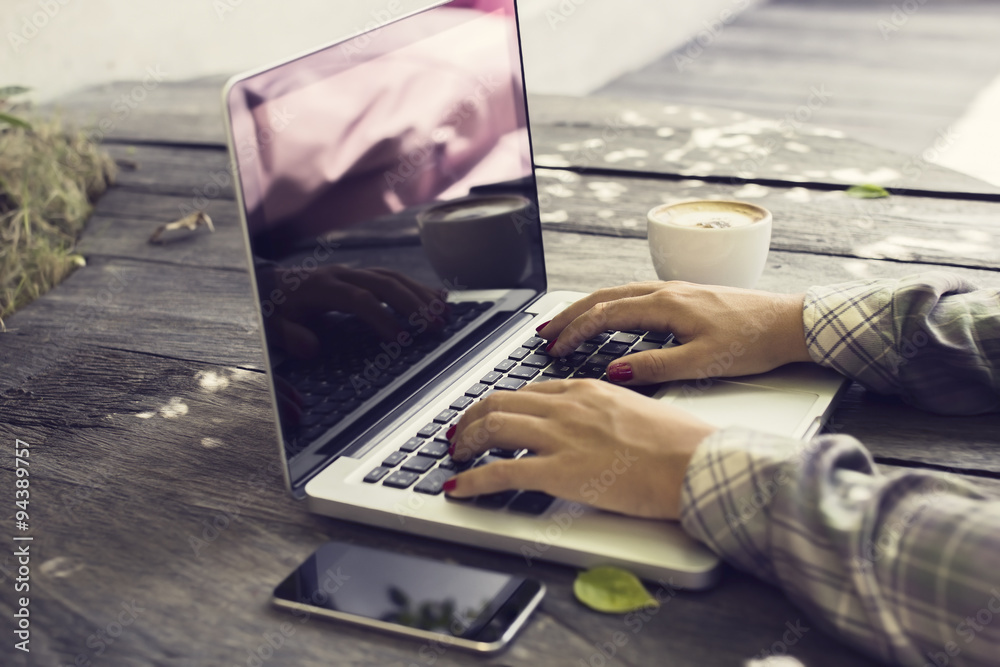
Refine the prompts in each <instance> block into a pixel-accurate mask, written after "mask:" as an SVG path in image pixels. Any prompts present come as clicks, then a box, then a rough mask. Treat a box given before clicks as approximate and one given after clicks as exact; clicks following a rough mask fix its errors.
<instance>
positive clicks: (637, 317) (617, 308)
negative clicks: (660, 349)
mask: <svg viewBox="0 0 1000 667" xmlns="http://www.w3.org/2000/svg"><path fill="white" fill-rule="evenodd" d="M660 289H662V285H661V287H660ZM669 317H670V313H664V312H662V309H657V308H656V304H655V303H652V301H651V297H650V294H641V295H639V296H626V297H622V298H620V299H615V300H613V301H602V302H600V303H597V304H595V305H594V306H593V307H591V308H590V309H588V310H586V311H585V312H583V313H582V314H581V315H580V316H579V317H577V318H576V319H574V320H573V321H572V322H570V323H569V324H568V325H567V326H566V328H564V329H563V330H562V332H560V334H559V337H558V338H556V339H555V341H553V342H552V343H550V345H549V347H548V348H546V350H547V351H548V353H549V354H550V355H552V356H554V357H563V356H566V355H569V354H571V353H572V352H573V351H574V350H575V349H576V348H577V347H579V346H580V344H581V343H583V342H584V341H585V340H587V339H589V338H593V337H594V336H596V335H597V334H599V333H601V332H602V331H606V330H609V329H626V330H627V329H647V330H648V329H654V330H655V329H659V330H663V329H664V328H669V320H668V318H669Z"/></svg>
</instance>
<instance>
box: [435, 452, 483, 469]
mask: <svg viewBox="0 0 1000 667" xmlns="http://www.w3.org/2000/svg"><path fill="white" fill-rule="evenodd" d="M474 462H475V460H474V459H469V460H468V461H456V460H455V459H453V458H451V457H450V456H446V457H444V458H443V459H441V463H438V468H440V469H441V470H452V471H455V472H461V471H463V470H468V469H469V468H471V467H472V464H473V463H474Z"/></svg>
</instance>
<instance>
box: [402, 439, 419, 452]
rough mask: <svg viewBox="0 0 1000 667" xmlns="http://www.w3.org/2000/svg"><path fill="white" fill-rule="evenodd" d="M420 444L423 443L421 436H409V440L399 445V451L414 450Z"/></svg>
mask: <svg viewBox="0 0 1000 667" xmlns="http://www.w3.org/2000/svg"><path fill="white" fill-rule="evenodd" d="M422 444H424V439H423V438H410V439H409V440H407V441H406V442H404V443H403V444H402V445H400V446H399V451H401V452H415V451H417V449H418V448H419V447H420V445H422Z"/></svg>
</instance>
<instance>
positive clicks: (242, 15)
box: [0, 0, 747, 101]
mask: <svg viewBox="0 0 1000 667" xmlns="http://www.w3.org/2000/svg"><path fill="white" fill-rule="evenodd" d="M427 4H429V2H428V0H350V1H347V0H340V1H335V2H316V1H315V0H0V86H3V85H10V84H23V85H29V86H31V87H33V88H34V89H35V90H36V95H35V99H36V100H38V101H46V100H49V99H52V98H53V97H56V96H59V95H62V94H64V93H66V92H69V91H71V90H75V89H77V88H82V87H85V86H90V85H94V84H98V83H104V82H108V81H117V80H133V79H141V78H142V77H143V76H144V75H145V71H146V68H147V67H154V68H155V67H157V66H158V67H159V69H160V70H161V71H163V72H165V73H166V77H167V79H169V80H174V81H181V80H185V79H190V78H195V77H199V76H205V75H211V74H232V73H235V72H239V71H242V70H245V69H250V68H252V67H257V66H260V65H263V64H266V63H268V62H272V61H275V60H278V59H280V58H283V57H285V56H287V55H290V54H293V53H297V52H299V51H303V50H306V49H308V48H310V47H312V46H315V45H318V44H322V43H325V42H330V41H334V40H336V39H337V38H339V37H342V36H345V35H348V34H350V33H352V32H354V31H356V30H359V29H361V28H362V27H363V26H364V25H365V24H366V23H370V22H373V21H375V20H377V17H381V16H386V15H387V14H388V13H391V12H390V8H396V7H398V8H399V12H398V13H405V12H408V11H413V10H415V9H419V8H420V7H423V6H426V5H427ZM746 4H747V2H746V0H702V1H701V2H687V1H685V0H659V1H657V0H522V1H521V3H520V14H521V23H522V33H523V37H524V53H525V67H526V71H527V74H526V78H527V83H528V86H529V87H530V88H531V89H532V90H533V91H534V92H547V93H565V94H584V93H587V92H589V91H591V90H593V89H594V88H597V87H599V86H601V85H603V84H604V83H606V82H607V81H609V80H610V79H613V78H615V77H617V76H618V75H620V74H622V73H624V72H627V71H629V70H631V69H634V68H636V67H639V66H641V65H643V64H644V63H646V62H648V61H650V60H652V59H654V58H656V57H658V56H659V55H662V54H663V53H666V52H667V51H669V50H671V49H673V48H674V47H676V46H678V45H679V44H681V43H683V42H684V41H685V40H686V39H688V38H689V37H690V36H691V35H694V34H695V33H696V32H697V31H698V30H700V29H702V28H703V27H704V25H703V23H704V22H705V21H712V20H715V19H717V18H718V16H719V14H720V12H721V11H723V10H724V9H727V8H731V7H739V6H743V5H746Z"/></svg>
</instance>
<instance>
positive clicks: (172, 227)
mask: <svg viewBox="0 0 1000 667" xmlns="http://www.w3.org/2000/svg"><path fill="white" fill-rule="evenodd" d="M202 226H204V227H207V228H208V231H210V232H214V231H215V226H214V225H213V224H212V219H211V218H210V217H208V214H207V213H205V212H204V211H195V212H194V213H191V214H190V215H185V216H184V217H183V218H181V219H180V220H175V221H173V222H168V223H166V224H163V225H160V226H159V227H157V228H156V231H155V232H153V235H152V236H150V237H149V242H150V243H164V242H165V241H166V239H164V238H163V235H164V234H166V233H167V232H174V231H177V230H180V229H186V230H188V231H192V232H194V231H196V230H197V229H198V228H199V227H202Z"/></svg>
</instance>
